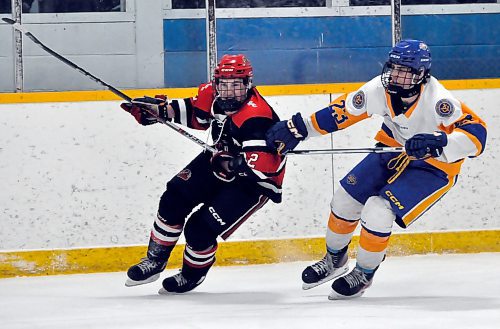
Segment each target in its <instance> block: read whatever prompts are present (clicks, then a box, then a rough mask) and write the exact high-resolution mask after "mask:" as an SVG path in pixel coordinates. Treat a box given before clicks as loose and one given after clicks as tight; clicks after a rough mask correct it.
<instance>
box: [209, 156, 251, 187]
mask: <svg viewBox="0 0 500 329" xmlns="http://www.w3.org/2000/svg"><path fill="white" fill-rule="evenodd" d="M241 161H243V157H242V156H241V155H238V156H234V155H232V154H231V153H228V152H225V151H220V152H217V153H215V154H214V155H213V156H212V158H211V159H210V164H211V165H212V171H213V172H214V175H215V176H216V177H217V178H219V179H220V180H223V181H225V182H232V181H233V180H234V178H235V177H236V174H237V171H238V170H237V168H238V167H239V165H241Z"/></svg>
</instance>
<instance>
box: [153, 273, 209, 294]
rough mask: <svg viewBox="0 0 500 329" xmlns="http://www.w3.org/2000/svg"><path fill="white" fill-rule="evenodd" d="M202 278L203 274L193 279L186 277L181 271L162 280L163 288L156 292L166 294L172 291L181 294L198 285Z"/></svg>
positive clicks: (203, 277) (203, 278)
mask: <svg viewBox="0 0 500 329" xmlns="http://www.w3.org/2000/svg"><path fill="white" fill-rule="evenodd" d="M204 280H205V276H202V277H201V278H198V279H195V280H192V279H187V278H186V277H184V275H183V274H182V272H179V273H177V274H176V275H173V276H171V277H168V278H166V279H165V280H163V283H162V285H163V288H161V289H160V290H159V291H158V293H159V294H161V295H168V294H172V293H174V294H182V293H185V292H188V291H191V290H193V289H194V288H196V287H198V286H199V285H200V284H201V283H202V282H203V281H204Z"/></svg>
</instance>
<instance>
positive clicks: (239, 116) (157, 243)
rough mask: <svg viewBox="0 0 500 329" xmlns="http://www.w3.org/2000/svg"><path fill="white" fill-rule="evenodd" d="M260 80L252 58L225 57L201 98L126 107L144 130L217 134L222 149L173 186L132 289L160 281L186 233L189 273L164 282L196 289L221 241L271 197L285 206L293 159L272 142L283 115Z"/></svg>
mask: <svg viewBox="0 0 500 329" xmlns="http://www.w3.org/2000/svg"><path fill="white" fill-rule="evenodd" d="M252 77H253V71H252V66H251V64H250V61H249V60H248V59H247V58H246V57H245V56H244V55H224V56H223V57H222V59H221V61H220V63H219V64H218V66H217V68H216V69H215V72H214V80H213V81H211V82H209V83H205V84H202V85H200V87H199V89H198V95H197V96H196V97H192V98H186V99H179V100H172V101H167V100H166V97H159V96H157V97H155V98H151V97H143V98H136V99H133V100H132V102H131V103H123V104H122V105H121V106H122V108H123V109H124V110H126V111H127V112H129V113H131V114H132V115H133V116H134V117H135V119H136V120H137V121H138V122H139V123H140V124H142V125H149V124H154V123H157V118H161V119H163V120H172V121H174V122H175V123H178V124H181V125H184V126H187V127H189V128H193V129H201V130H206V129H211V135H212V139H213V141H214V146H215V148H216V149H217V150H218V152H217V153H215V154H212V153H211V152H209V151H203V152H201V153H200V154H199V155H198V156H197V157H196V158H195V159H194V160H192V161H191V163H189V164H188V165H187V166H186V167H185V168H184V169H182V170H181V171H180V172H179V173H178V174H177V175H176V176H175V177H173V178H172V179H171V180H170V181H169V182H168V183H167V188H166V191H165V192H164V193H163V195H162V196H161V199H160V204H159V208H158V214H157V218H156V219H155V221H154V223H153V228H152V230H151V235H150V239H149V245H148V251H147V257H145V258H143V259H142V260H141V261H140V262H139V263H138V264H136V265H134V266H132V267H130V269H129V270H128V272H127V276H128V279H127V281H126V283H125V284H126V286H135V285H140V284H144V283H149V282H153V281H155V280H157V279H158V278H159V276H160V273H161V272H162V271H163V270H164V269H165V266H166V264H167V261H168V259H169V257H170V253H171V251H172V249H173V248H174V246H175V244H176V243H177V240H178V239H179V236H180V235H181V233H182V232H183V231H184V237H185V239H186V246H185V249H184V255H183V265H182V270H181V271H180V272H179V273H178V274H176V275H174V276H171V277H168V278H166V279H165V280H164V281H163V284H162V285H163V288H162V289H161V290H160V293H184V292H187V291H190V290H192V289H194V288H195V287H197V286H198V285H199V284H201V283H202V282H203V280H204V279H205V276H206V275H207V272H208V271H209V269H210V267H211V266H212V265H213V264H214V262H215V253H216V251H217V237H218V236H220V237H221V238H222V239H224V240H225V239H227V238H228V237H229V236H230V235H231V234H232V233H233V232H234V231H235V230H236V229H237V228H238V227H239V226H240V225H241V224H243V222H244V221H245V220H247V219H248V218H249V217H250V216H251V215H252V214H253V213H255V212H256V211H257V210H259V209H260V208H261V207H262V206H263V205H264V204H265V203H266V202H267V201H268V199H271V200H272V201H273V202H275V203H279V202H281V184H282V181H283V176H284V173H285V159H284V157H282V156H280V155H278V154H277V153H276V152H274V151H273V150H272V149H271V148H268V147H267V146H266V142H265V133H266V131H267V130H268V129H269V128H270V127H271V126H272V125H273V124H274V123H276V122H278V121H279V118H278V116H277V115H276V114H275V113H274V111H273V109H272V108H271V106H269V104H268V103H267V102H266V101H265V100H264V98H263V97H262V96H261V95H260V94H259V92H258V91H257V89H256V88H255V87H254V86H253V85H252ZM200 204H202V206H201V207H200V208H199V209H198V210H196V211H195V212H194V213H192V214H191V215H190V216H189V218H188V219H186V217H187V216H188V215H189V214H190V213H191V212H192V210H193V209H194V208H196V207H197V206H199V205H200Z"/></svg>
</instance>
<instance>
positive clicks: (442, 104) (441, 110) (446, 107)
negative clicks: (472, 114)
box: [436, 99, 455, 118]
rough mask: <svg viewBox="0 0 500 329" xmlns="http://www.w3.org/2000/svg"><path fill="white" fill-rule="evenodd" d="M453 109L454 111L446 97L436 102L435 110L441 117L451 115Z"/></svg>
mask: <svg viewBox="0 0 500 329" xmlns="http://www.w3.org/2000/svg"><path fill="white" fill-rule="evenodd" d="M454 111H455V107H454V106H453V104H452V103H451V102H450V101H449V100H447V99H441V100H439V102H437V104H436V112H437V114H438V115H439V116H441V117H445V118H447V117H451V116H452V114H453V112H454Z"/></svg>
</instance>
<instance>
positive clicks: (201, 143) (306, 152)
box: [2, 18, 404, 155]
mask: <svg viewBox="0 0 500 329" xmlns="http://www.w3.org/2000/svg"><path fill="white" fill-rule="evenodd" d="M2 20H3V21H4V22H6V23H8V24H10V25H12V27H13V28H14V29H16V30H18V31H20V32H21V33H23V34H25V35H26V36H27V37H28V38H30V39H31V40H32V41H33V42H34V43H36V44H37V45H38V46H40V47H41V48H42V49H43V50H45V51H46V52H48V53H49V54H50V55H52V56H54V57H55V58H57V59H58V60H60V61H62V62H63V63H65V64H66V65H68V66H70V67H72V68H73V69H75V70H77V71H79V72H80V73H82V74H83V75H85V76H87V77H89V78H90V79H91V80H93V81H95V82H97V83H98V84H100V85H102V86H104V87H106V88H107V89H108V90H109V91H111V92H112V93H113V94H115V95H116V96H118V97H120V98H122V99H123V100H125V101H127V102H129V103H131V101H132V98H130V97H129V96H127V95H126V94H124V93H123V92H121V91H120V90H118V89H116V88H115V87H113V86H111V85H110V84H108V83H106V82H104V81H102V80H101V79H99V78H98V77H96V76H94V75H93V74H91V73H90V72H88V71H86V70H84V69H83V68H81V67H80V66H78V65H76V64H75V63H73V62H72V61H70V60H69V59H67V58H66V57H63V56H62V55H60V54H58V53H57V52H55V51H54V50H52V49H50V48H49V47H47V46H46V45H45V44H43V43H42V42H41V41H40V40H38V38H37V37H35V36H34V35H33V34H32V33H31V32H29V31H28V30H26V29H25V28H24V27H23V26H22V25H21V24H19V23H16V22H15V21H14V20H12V19H10V18H2ZM157 120H158V121H159V122H161V123H163V124H165V125H167V126H168V127H170V128H172V129H173V130H175V131H177V132H178V133H179V134H181V135H183V136H184V137H187V138H189V139H190V140H192V141H193V142H195V143H196V144H198V145H199V146H201V147H203V148H204V149H206V150H208V151H210V152H212V153H216V152H217V150H216V149H215V148H214V147H212V146H210V145H208V144H207V143H205V142H204V141H202V140H201V139H199V138H197V137H196V136H193V135H191V134H190V133H189V132H187V131H185V130H184V129H182V128H180V127H178V126H177V125H175V124H173V123H171V122H169V121H166V120H163V119H161V118H157ZM403 151H404V148H402V147H376V148H359V149H329V150H294V151H289V152H288V153H287V154H293V155H295V154H297V155H316V154H352V153H385V152H403Z"/></svg>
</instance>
